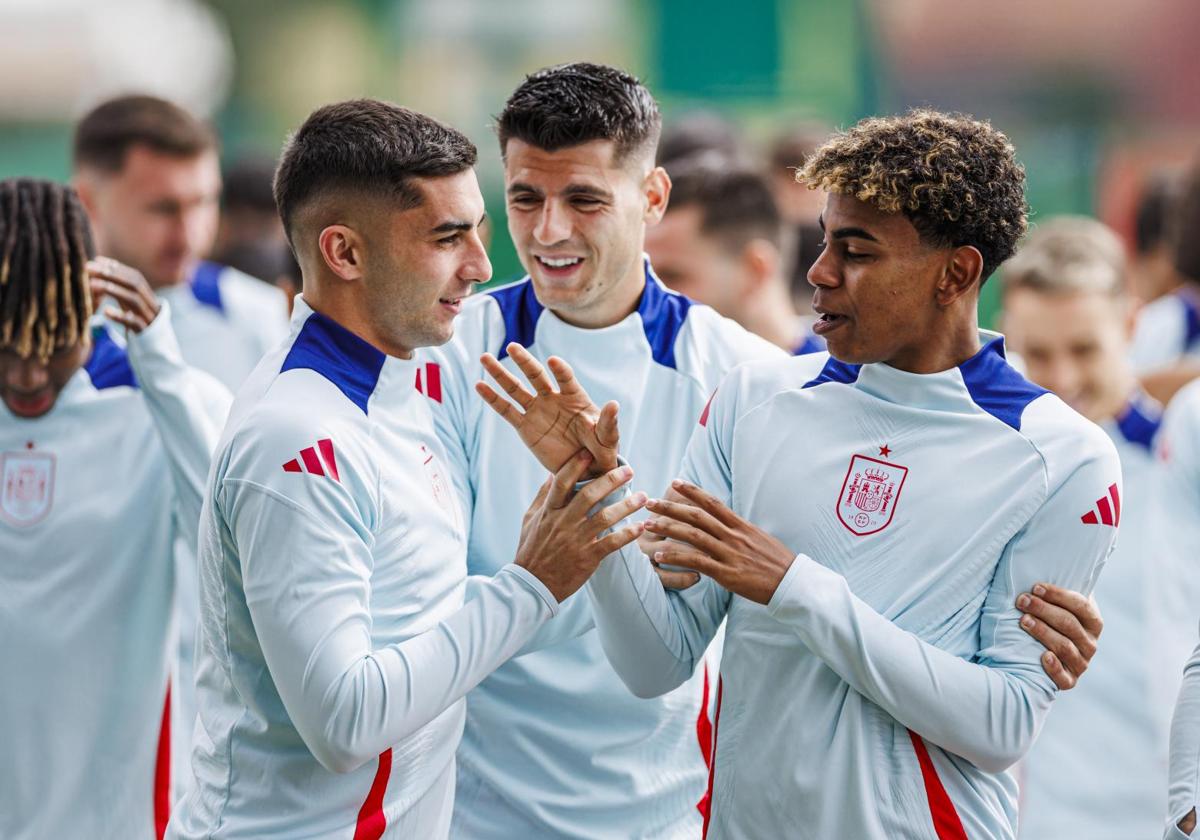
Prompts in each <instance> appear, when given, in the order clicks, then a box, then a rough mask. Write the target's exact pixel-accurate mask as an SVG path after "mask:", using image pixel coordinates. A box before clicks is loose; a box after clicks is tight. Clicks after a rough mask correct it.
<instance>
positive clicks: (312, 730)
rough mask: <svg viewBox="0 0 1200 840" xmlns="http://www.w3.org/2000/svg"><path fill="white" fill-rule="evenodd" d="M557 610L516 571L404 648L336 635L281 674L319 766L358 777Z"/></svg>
mask: <svg viewBox="0 0 1200 840" xmlns="http://www.w3.org/2000/svg"><path fill="white" fill-rule="evenodd" d="M555 610H556V605H555V604H554V600H553V598H552V597H551V596H550V594H549V593H548V592H546V591H545V590H544V588H542V587H541V586H540V584H537V583H536V581H533V580H532V579H531V576H529V575H528V574H527V573H525V572H524V571H523V570H519V569H517V568H516V567H507V568H505V569H502V570H501V571H500V572H499V573H497V575H496V576H495V577H494V578H490V579H488V580H487V581H486V582H483V583H481V584H480V585H478V586H477V587H475V592H474V597H473V598H472V599H471V600H470V601H467V602H466V603H465V604H464V605H463V606H462V607H461V608H460V609H459V610H458V611H457V612H455V613H454V614H453V615H451V616H450V617H449V618H447V619H446V620H444V621H442V622H440V623H439V624H437V625H436V626H434V627H432V628H430V629H429V630H426V631H425V632H423V633H420V634H419V635H416V636H414V637H412V638H410V639H408V640H406V641H404V642H401V643H399V644H395V645H389V646H388V647H384V648H379V649H375V650H372V649H371V648H370V640H369V634H368V633H366V632H363V628H361V627H355V626H345V625H343V626H342V627H339V628H337V629H334V630H333V631H332V633H330V634H329V635H328V636H326V637H324V638H322V640H321V643H320V646H319V648H318V649H315V650H314V651H313V655H312V657H311V659H310V661H309V662H308V663H306V665H305V667H303V668H302V669H301V670H300V671H298V672H295V673H287V671H288V670H289V669H287V668H283V669H281V670H282V671H284V672H285V673H283V674H281V675H280V676H281V679H277V683H278V684H279V688H280V693H281V695H282V697H283V700H284V704H285V706H286V707H287V709H288V713H289V715H290V716H291V718H292V721H293V723H294V724H295V725H296V728H297V730H298V731H299V732H300V734H301V736H302V737H303V738H304V741H305V743H306V744H307V745H308V747H309V749H310V750H312V752H313V755H315V756H316V758H317V760H318V761H320V762H321V763H322V764H323V765H324V766H326V767H327V768H329V769H331V770H333V771H335V772H345V771H349V770H353V769H354V768H356V767H358V766H360V765H362V764H363V763H365V762H366V761H369V760H370V759H372V758H374V757H375V756H377V755H378V754H379V753H380V752H382V751H383V750H385V749H387V748H388V747H390V746H392V745H393V744H396V743H398V742H399V741H401V740H403V739H404V738H406V737H408V736H410V735H412V734H413V733H415V732H416V731H417V730H419V729H420V728H421V727H423V726H425V725H426V724H427V723H429V722H430V721H432V720H433V719H434V718H436V717H437V716H438V715H440V714H441V713H442V712H444V711H445V710H446V709H448V708H449V707H450V706H452V705H453V704H454V703H455V702H457V701H458V700H459V699H461V698H462V697H463V696H464V695H466V693H467V692H468V691H470V690H471V689H472V688H474V687H475V686H476V685H477V684H478V683H479V682H480V681H481V680H483V678H484V677H486V676H487V675H488V674H490V673H491V672H492V671H494V670H495V669H496V668H497V667H498V666H499V665H501V664H502V663H503V662H505V661H506V660H507V659H508V658H509V657H511V656H512V655H513V654H514V653H515V652H516V651H517V650H518V649H519V648H520V647H521V646H522V645H523V644H524V643H525V642H526V640H527V639H528V638H529V637H530V636H531V635H532V634H533V633H534V631H535V630H536V629H537V628H538V627H539V626H540V625H541V624H542V623H544V622H545V621H546V620H547V619H548V618H550V617H551V616H552V615H553V614H554V612H555ZM269 646H270V641H269V640H264V649H265V648H266V647H269ZM275 671H276V669H275V668H272V673H273V674H274V673H275Z"/></svg>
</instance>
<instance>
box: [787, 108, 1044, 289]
mask: <svg viewBox="0 0 1200 840" xmlns="http://www.w3.org/2000/svg"><path fill="white" fill-rule="evenodd" d="M796 179H797V180H798V181H801V182H804V183H807V184H808V186H809V188H810V189H822V190H825V191H827V192H832V193H837V194H839V195H845V196H849V197H851V198H854V199H857V200H859V201H863V202H866V203H867V204H870V205H872V206H874V207H875V208H876V209H878V210H880V211H882V212H884V213H903V214H904V216H905V218H907V219H908V220H909V221H910V222H912V224H913V227H915V228H916V229H917V232H918V233H919V234H920V235H921V238H922V239H923V240H924V241H925V242H927V243H929V244H931V245H933V246H934V247H938V248H958V247H961V246H964V245H970V246H973V247H975V248H977V249H978V250H979V253H980V254H982V255H983V273H982V275H981V282H982V281H983V280H986V279H987V278H988V276H989V275H990V274H991V273H992V272H993V271H995V270H996V269H997V268H998V267H999V266H1000V264H1001V263H1002V262H1004V261H1005V260H1006V259H1008V258H1009V257H1010V256H1012V254H1013V251H1014V249H1015V248H1016V244H1017V241H1018V240H1019V239H1020V238H1021V236H1022V235H1023V234H1024V233H1025V229H1026V227H1027V221H1026V219H1027V215H1028V205H1026V203H1025V170H1024V168H1023V167H1022V166H1021V165H1020V164H1019V163H1017V161H1016V159H1015V157H1014V154H1013V147H1012V143H1010V142H1009V140H1008V138H1007V137H1005V136H1004V135H1003V134H1002V133H1001V132H999V131H997V130H996V129H994V128H992V127H991V126H990V125H988V124H987V123H986V122H980V121H979V120H975V119H973V118H971V117H968V116H965V115H962V114H946V113H942V112H940V111H932V110H927V109H919V110H913V111H909V112H908V113H907V114H904V115H903V116H896V117H873V118H870V119H865V120H862V121H861V122H859V123H858V124H857V125H855V126H853V127H852V128H851V129H850V130H849V131H844V132H840V133H838V134H835V135H834V136H833V137H832V138H831V139H830V140H828V141H827V142H826V143H825V145H823V146H821V147H820V148H819V149H817V150H816V151H815V152H813V154H812V156H811V157H810V158H809V159H808V161H807V162H806V163H805V164H804V167H803V168H802V169H801V170H800V171H799V172H798V173H797V175H796Z"/></svg>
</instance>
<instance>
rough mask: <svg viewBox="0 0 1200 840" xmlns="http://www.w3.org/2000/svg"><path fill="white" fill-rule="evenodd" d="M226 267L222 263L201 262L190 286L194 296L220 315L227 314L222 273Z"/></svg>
mask: <svg viewBox="0 0 1200 840" xmlns="http://www.w3.org/2000/svg"><path fill="white" fill-rule="evenodd" d="M224 270H225V266H223V265H221V264H220V263H215V262H209V261H208V260H201V262H200V265H198V266H196V272H195V274H193V275H192V279H191V282H190V285H191V287H192V295H193V296H194V297H195V298H196V300H198V301H200V302H201V303H203V304H204V305H205V306H211V307H212V308H213V309H216V310H217V311H218V312H220V313H222V314H223V313H224V312H225V304H224V302H222V300H221V284H220V282H219V281H220V279H221V272H222V271H224Z"/></svg>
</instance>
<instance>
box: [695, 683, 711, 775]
mask: <svg viewBox="0 0 1200 840" xmlns="http://www.w3.org/2000/svg"><path fill="white" fill-rule="evenodd" d="M701 698H702V699H701V700H700V714H699V715H698V716H697V717H696V740H697V741H699V742H700V755H702V756H704V766H705V767H711V766H712V721H711V720H709V719H708V663H707V662H706V663H704V691H703V693H702V695H701Z"/></svg>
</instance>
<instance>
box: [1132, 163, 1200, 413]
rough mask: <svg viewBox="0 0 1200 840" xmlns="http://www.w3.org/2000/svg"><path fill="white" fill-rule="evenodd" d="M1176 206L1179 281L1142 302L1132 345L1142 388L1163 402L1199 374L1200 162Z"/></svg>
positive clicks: (1173, 233)
mask: <svg viewBox="0 0 1200 840" xmlns="http://www.w3.org/2000/svg"><path fill="white" fill-rule="evenodd" d="M1173 207H1174V209H1173V210H1169V211H1168V212H1169V213H1171V214H1172V215H1173V216H1174V218H1173V219H1171V220H1168V221H1167V222H1165V225H1166V226H1167V228H1168V230H1170V231H1171V235H1170V237H1169V239H1170V241H1171V250H1172V253H1173V258H1174V267H1175V272H1176V276H1177V280H1178V285H1177V286H1176V288H1174V289H1173V290H1170V291H1168V292H1166V293H1164V294H1162V295H1161V296H1160V297H1158V298H1156V299H1154V300H1152V301H1151V302H1150V303H1148V304H1146V305H1145V306H1143V307H1142V310H1141V313H1140V314H1139V315H1138V324H1137V331H1136V332H1135V333H1134V337H1133V346H1132V348H1131V349H1130V358H1131V359H1132V360H1133V365H1134V369H1135V370H1136V371H1137V373H1138V375H1139V377H1140V378H1141V382H1142V385H1143V387H1144V388H1145V389H1146V391H1147V392H1148V393H1149V394H1150V395H1151V396H1153V397H1155V398H1156V399H1158V400H1159V401H1160V402H1162V403H1164V404H1165V403H1167V402H1169V401H1170V400H1171V398H1172V397H1173V396H1174V395H1175V392H1176V391H1178V390H1179V389H1180V388H1182V387H1183V386H1184V385H1186V384H1187V383H1188V382H1190V381H1192V380H1193V379H1195V378H1196V377H1197V376H1200V165H1198V166H1196V167H1194V168H1193V170H1192V171H1191V173H1189V175H1188V176H1187V177H1186V178H1185V179H1184V182H1183V185H1182V186H1181V187H1180V192H1179V198H1178V200H1177V201H1176V202H1175V203H1174V205H1173ZM1162 282H1163V284H1164V285H1166V284H1168V283H1169V282H1170V280H1169V279H1168V280H1164V281H1162Z"/></svg>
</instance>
